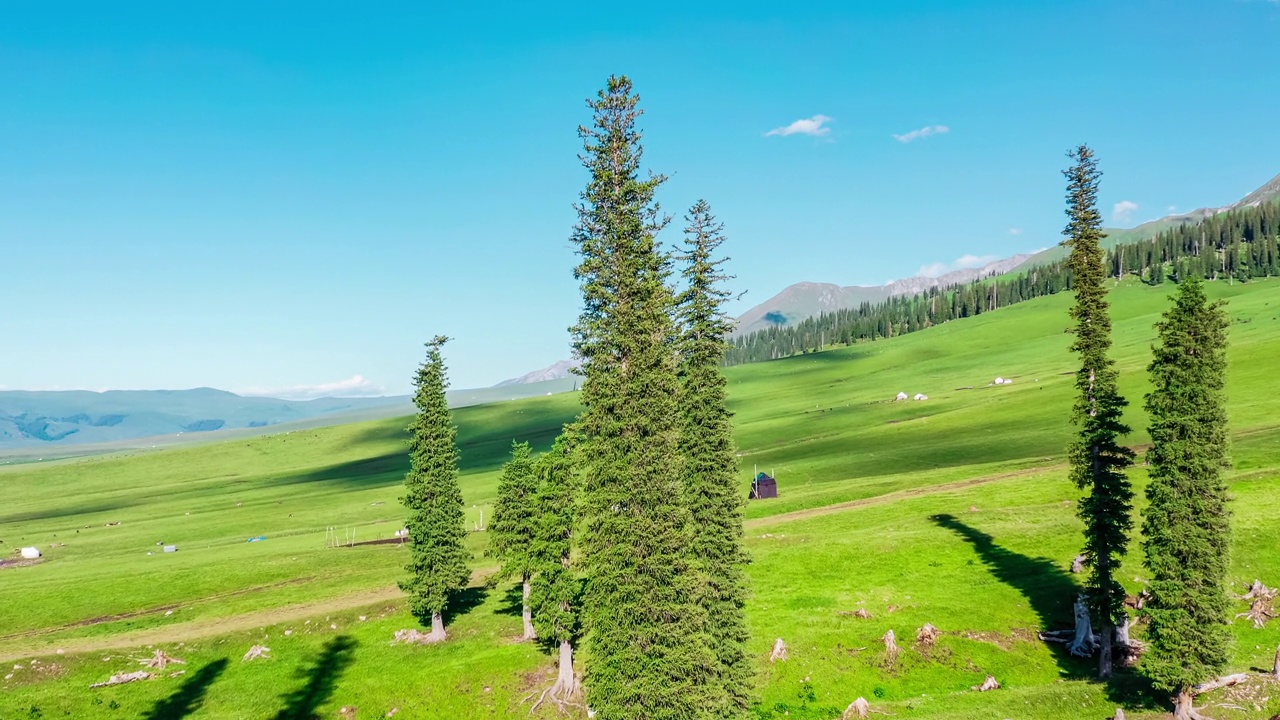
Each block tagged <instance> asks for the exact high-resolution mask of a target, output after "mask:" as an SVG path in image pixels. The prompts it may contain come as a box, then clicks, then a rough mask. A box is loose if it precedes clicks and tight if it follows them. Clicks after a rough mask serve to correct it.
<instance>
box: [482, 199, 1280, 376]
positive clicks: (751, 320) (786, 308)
mask: <svg viewBox="0 0 1280 720" xmlns="http://www.w3.org/2000/svg"><path fill="white" fill-rule="evenodd" d="M1275 201H1280V175H1276V176H1275V177H1274V178H1272V179H1271V180H1269V181H1267V182H1266V183H1264V184H1263V185H1262V186H1261V187H1259V188H1258V189H1256V190H1254V191H1253V192H1251V193H1249V194H1248V195H1246V196H1244V197H1243V198H1241V199H1240V200H1237V201H1236V202H1233V203H1231V204H1230V205H1224V206H1222V207H1206V208H1198V209H1196V210H1192V211H1191V212H1187V213H1179V214H1175V215H1168V216H1166V217H1163V218H1160V219H1158V220H1151V221H1149V222H1145V223H1142V224H1140V225H1138V226H1136V227H1133V228H1111V229H1107V230H1106V233H1107V237H1106V238H1105V239H1104V240H1103V245H1104V246H1105V247H1108V248H1110V247H1115V246H1116V245H1120V244H1125V243H1132V242H1136V241H1139V240H1144V239H1146V238H1151V237H1155V236H1156V235H1158V234H1160V233H1161V232H1163V231H1165V230H1168V229H1171V228H1174V227H1178V226H1180V225H1186V224H1190V223H1198V222H1200V221H1202V220H1204V219H1205V218H1208V217H1212V216H1214V215H1217V214H1219V213H1224V212H1227V211H1229V210H1234V209H1236V208H1240V207H1247V206H1257V205H1259V204H1261V203H1264V202H1275ZM1065 256H1066V250H1065V249H1064V248H1062V247H1061V246H1059V245H1054V246H1052V247H1049V248H1046V249H1044V250H1040V251H1037V252H1034V253H1025V254H1019V255H1014V256H1012V257H1007V258H1004V259H1001V260H996V261H994V262H989V263H986V264H985V265H983V266H981V267H976V268H966V269H960V270H955V271H953V272H949V273H946V274H944V275H939V276H937V277H929V276H924V275H918V276H916V277H910V278H905V279H902V280H894V281H892V282H889V283H885V284H884V285H875V286H869V285H851V286H846V287H841V286H840V285H835V284H832V283H820V282H798V283H795V284H793V285H788V286H787V287H785V288H783V290H782V291H781V292H779V293H778V294H777V295H774V296H773V297H771V298H769V299H768V300H765V301H764V302H762V303H760V304H759V305H756V306H755V307H753V308H751V309H749V310H747V311H746V312H744V313H742V314H741V315H739V316H738V318H737V325H736V328H735V330H734V332H733V337H738V336H741V335H748V334H750V333H753V332H756V331H758V330H764V329H767V328H770V327H783V326H787V325H791V324H794V323H797V322H800V321H801V320H804V319H805V318H809V317H814V316H816V315H819V314H821V313H824V312H834V311H836V310H842V309H845V308H856V307H858V306H859V305H861V304H862V303H864V302H869V303H877V302H882V301H884V300H888V299H889V298H892V297H898V296H903V295H914V294H916V293H920V292H925V291H927V290H929V289H931V288H934V287H947V286H951V285H961V284H964V283H968V282H972V281H973V280H978V279H981V278H986V277H992V276H996V275H1004V274H1007V273H1013V272H1021V271H1023V270H1026V269H1029V268H1032V267H1036V266H1039V265H1044V264H1046V263H1050V262H1053V261H1055V260H1058V259H1060V258H1062V257H1065ZM577 366H578V363H577V362H571V361H569V360H561V361H559V362H557V363H555V364H553V365H551V366H549V367H546V368H543V369H541V370H535V371H533V372H530V373H526V374H524V375H521V376H520V377H516V378H511V379H509V380H503V381H502V382H500V383H498V385H496V386H495V387H508V386H512V385H519V384H521V383H527V382H540V381H546V380H550V379H565V378H569V377H570V374H571V373H570V368H572V367H577Z"/></svg>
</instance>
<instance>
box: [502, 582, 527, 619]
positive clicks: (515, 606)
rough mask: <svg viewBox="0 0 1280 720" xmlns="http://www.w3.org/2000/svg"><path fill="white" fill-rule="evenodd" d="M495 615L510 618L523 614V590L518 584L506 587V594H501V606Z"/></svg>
mask: <svg viewBox="0 0 1280 720" xmlns="http://www.w3.org/2000/svg"><path fill="white" fill-rule="evenodd" d="M497 613H498V614H499V615H510V616H512V617H520V616H522V615H523V614H524V588H523V587H522V586H521V584H520V583H519V582H517V583H516V584H515V585H511V586H509V587H507V590H506V592H504V593H503V594H502V605H501V606H500V607H499V608H498V610H497Z"/></svg>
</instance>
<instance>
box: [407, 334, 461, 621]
mask: <svg viewBox="0 0 1280 720" xmlns="http://www.w3.org/2000/svg"><path fill="white" fill-rule="evenodd" d="M448 341H449V338H447V337H445V336H443V335H437V336H436V337H435V338H433V339H432V340H431V342H429V343H427V359H426V361H424V362H423V363H422V365H421V366H420V367H419V368H418V373H417V376H416V377H415V378H414V381H413V384H414V387H415V392H414V396H413V402H414V404H415V405H417V407H418V414H417V416H415V417H414V419H413V422H412V423H410V425H409V433H410V437H409V472H408V474H407V475H405V478H404V484H405V487H406V489H407V492H406V493H405V495H404V497H403V498H401V502H403V503H404V506H405V507H406V508H408V510H409V519H408V521H407V522H406V523H405V527H406V528H408V530H409V552H410V560H409V564H408V565H407V566H406V567H405V569H406V570H408V571H409V577H408V578H406V579H404V580H401V581H400V589H401V590H404V591H405V592H406V593H408V595H409V607H410V609H411V610H412V611H413V614H414V616H415V617H417V618H418V620H419V621H420V622H422V623H423V624H426V623H427V622H430V623H431V633H430V634H429V635H428V639H429V640H430V641H432V642H439V641H441V640H444V638H445V631H444V611H445V609H446V608H447V607H448V605H449V600H450V597H451V596H452V595H453V594H454V593H456V592H457V591H458V590H461V589H462V588H463V587H466V584H467V582H468V581H469V580H470V579H471V569H470V568H469V567H467V561H468V560H469V559H470V553H469V552H468V551H467V549H466V548H465V547H464V546H463V540H464V539H465V538H466V534H467V529H466V525H465V524H464V518H463V505H462V492H461V491H460V490H459V489H458V447H457V444H456V435H457V428H455V427H454V425H453V417H452V415H451V414H450V412H449V404H448V402H447V401H446V400H445V394H444V392H445V389H446V388H447V387H448V385H449V381H448V378H447V375H446V371H445V366H444V358H443V357H442V355H441V349H442V348H443V347H444V345H445V343H447V342H448Z"/></svg>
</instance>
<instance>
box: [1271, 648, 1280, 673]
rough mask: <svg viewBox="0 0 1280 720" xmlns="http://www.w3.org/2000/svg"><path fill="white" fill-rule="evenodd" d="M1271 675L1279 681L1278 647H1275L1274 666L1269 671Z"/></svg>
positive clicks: (1279, 650) (1279, 657)
mask: <svg viewBox="0 0 1280 720" xmlns="http://www.w3.org/2000/svg"><path fill="white" fill-rule="evenodd" d="M1271 676H1272V677H1274V678H1275V679H1276V681H1277V682H1280V647H1278V648H1276V667H1275V669H1274V670H1272V671H1271Z"/></svg>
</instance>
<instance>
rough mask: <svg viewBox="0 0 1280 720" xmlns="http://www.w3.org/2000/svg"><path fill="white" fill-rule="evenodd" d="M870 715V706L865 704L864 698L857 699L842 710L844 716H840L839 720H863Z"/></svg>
mask: <svg viewBox="0 0 1280 720" xmlns="http://www.w3.org/2000/svg"><path fill="white" fill-rule="evenodd" d="M870 714H871V706H870V705H869V704H867V699H866V698H861V697H860V698H858V699H857V700H854V701H853V702H851V703H849V707H847V708H845V709H844V714H842V715H841V716H840V720H849V719H850V718H864V717H868V716H869V715H870Z"/></svg>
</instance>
